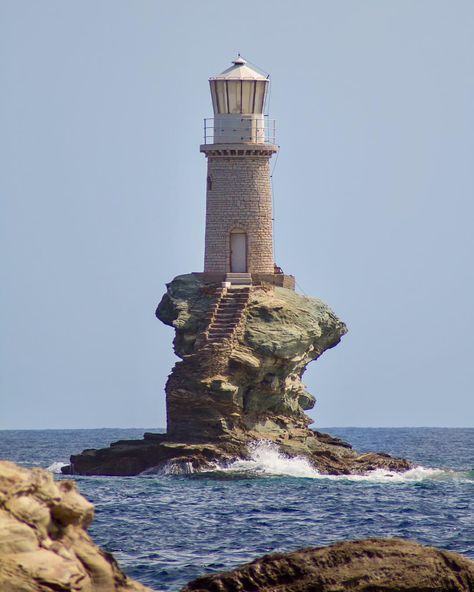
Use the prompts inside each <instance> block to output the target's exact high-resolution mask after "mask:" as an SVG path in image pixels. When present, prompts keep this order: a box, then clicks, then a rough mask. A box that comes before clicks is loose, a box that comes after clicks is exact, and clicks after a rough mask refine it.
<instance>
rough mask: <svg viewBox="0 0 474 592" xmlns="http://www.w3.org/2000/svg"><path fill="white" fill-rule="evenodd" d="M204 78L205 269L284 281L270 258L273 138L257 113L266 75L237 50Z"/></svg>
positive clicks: (221, 275)
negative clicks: (208, 100) (207, 109)
mask: <svg viewBox="0 0 474 592" xmlns="http://www.w3.org/2000/svg"><path fill="white" fill-rule="evenodd" d="M209 84H210V90H211V97H212V107H213V111H214V117H213V118H212V119H205V120H204V144H202V145H201V147H200V150H201V152H203V153H204V154H205V156H206V158H207V181H206V233H205V254H204V276H205V277H206V278H209V279H211V278H212V277H213V278H214V279H222V280H225V281H228V282H231V283H238V282H244V281H248V283H252V281H253V282H258V281H267V282H269V283H272V284H279V285H283V284H284V277H283V276H282V274H281V273H280V274H275V270H276V269H277V270H278V268H276V266H275V262H274V258H273V224H272V185H271V177H270V159H271V157H272V156H273V155H274V154H275V153H276V152H277V151H278V146H277V145H276V140H275V124H274V121H271V120H269V119H268V117H267V115H265V114H264V111H265V106H266V103H267V99H268V92H269V85H270V80H269V77H268V76H265V75H264V74H262V73H260V72H258V71H257V70H256V69H254V68H252V67H250V66H249V65H248V64H247V62H246V61H245V60H244V59H243V58H242V57H240V55H239V56H238V57H237V58H236V59H235V60H234V61H233V62H232V65H231V67H230V68H228V69H227V70H224V72H222V73H221V74H218V75H217V76H212V77H211V78H210V79H209ZM275 275H279V276H282V277H279V278H276V279H275V277H274V276H275ZM287 277H288V276H287ZM288 279H289V278H288ZM287 287H293V286H287Z"/></svg>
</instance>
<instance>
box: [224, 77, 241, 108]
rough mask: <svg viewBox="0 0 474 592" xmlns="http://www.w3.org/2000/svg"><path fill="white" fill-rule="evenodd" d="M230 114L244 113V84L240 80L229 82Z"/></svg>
mask: <svg viewBox="0 0 474 592" xmlns="http://www.w3.org/2000/svg"><path fill="white" fill-rule="evenodd" d="M227 91H228V95H229V113H242V97H241V92H242V83H241V81H240V80H228V81H227Z"/></svg>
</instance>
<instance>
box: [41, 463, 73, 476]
mask: <svg viewBox="0 0 474 592" xmlns="http://www.w3.org/2000/svg"><path fill="white" fill-rule="evenodd" d="M67 465H68V463H64V462H53V463H51V464H50V465H49V467H46V470H47V471H50V472H51V473H56V474H61V469H62V468H63V467H67Z"/></svg>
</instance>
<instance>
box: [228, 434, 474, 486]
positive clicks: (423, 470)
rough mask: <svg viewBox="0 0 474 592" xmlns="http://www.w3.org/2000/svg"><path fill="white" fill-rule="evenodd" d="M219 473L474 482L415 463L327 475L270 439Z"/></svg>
mask: <svg viewBox="0 0 474 592" xmlns="http://www.w3.org/2000/svg"><path fill="white" fill-rule="evenodd" d="M218 470H219V472H224V473H228V474H235V475H239V474H240V475H246V474H247V475H249V476H260V477H266V476H268V477H270V476H273V477H296V478H305V479H327V480H331V481H364V482H372V483H416V482H420V481H426V480H444V479H449V480H450V479H460V480H463V481H464V480H466V481H472V480H473V479H472V475H471V474H470V473H469V472H464V473H463V472H456V471H451V470H449V469H440V468H429V467H423V466H416V467H414V468H412V469H409V470H408V471H405V472H396V471H389V470H387V469H375V470H373V471H369V472H367V473H365V474H362V475H359V474H349V475H327V474H323V473H320V472H319V471H318V470H317V469H315V468H314V467H313V466H312V465H311V463H310V462H309V460H308V459H307V458H305V457H303V456H296V457H289V456H287V455H286V454H284V453H283V452H282V451H281V450H280V449H279V447H278V445H277V444H275V443H273V442H268V441H259V442H255V443H253V444H252V445H251V446H250V458H248V459H246V460H237V461H235V462H233V463H231V464H230V465H228V466H226V467H219V468H218Z"/></svg>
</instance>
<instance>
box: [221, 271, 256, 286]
mask: <svg viewBox="0 0 474 592" xmlns="http://www.w3.org/2000/svg"><path fill="white" fill-rule="evenodd" d="M225 281H226V282H230V284H231V286H235V285H244V286H251V285H252V276H251V275H250V273H227V274H226V276H225Z"/></svg>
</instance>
